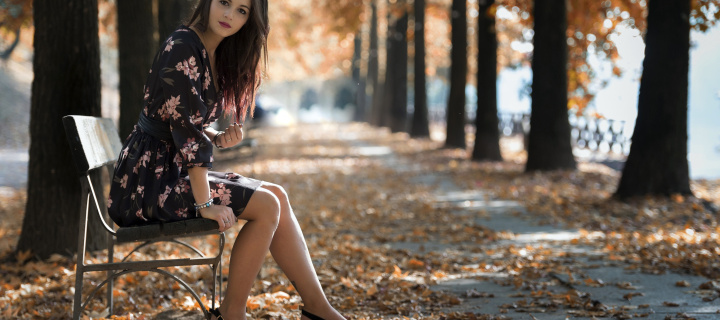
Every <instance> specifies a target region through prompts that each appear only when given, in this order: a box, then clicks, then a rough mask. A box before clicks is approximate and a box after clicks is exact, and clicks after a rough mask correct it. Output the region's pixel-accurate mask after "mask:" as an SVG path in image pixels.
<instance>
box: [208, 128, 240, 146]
mask: <svg viewBox="0 0 720 320" xmlns="http://www.w3.org/2000/svg"><path fill="white" fill-rule="evenodd" d="M242 128H243V125H242V123H241V124H237V123H233V124H231V125H230V126H229V127H227V129H225V131H217V130H215V129H213V128H211V127H207V128H205V129H204V130H203V131H205V134H206V135H207V136H208V138H210V141H212V142H213V144H215V146H216V147H218V148H228V147H232V146H234V145H236V144H238V143H240V141H242V139H243V131H242Z"/></svg>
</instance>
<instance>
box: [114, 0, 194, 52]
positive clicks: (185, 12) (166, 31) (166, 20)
mask: <svg viewBox="0 0 720 320" xmlns="http://www.w3.org/2000/svg"><path fill="white" fill-rule="evenodd" d="M122 1H124V0H122ZM122 1H120V2H122ZM146 1H147V0H146ZM147 2H152V1H147ZM157 2H158V10H157V22H158V35H159V37H158V40H159V45H162V44H163V42H165V40H166V39H167V38H168V37H169V36H170V34H171V33H173V31H175V29H177V27H178V26H180V24H182V23H184V22H185V21H184V20H185V19H187V18H189V15H190V11H191V9H192V5H193V2H195V1H192V0H157ZM151 12H152V11H151Z"/></svg>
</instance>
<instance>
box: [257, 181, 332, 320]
mask: <svg viewBox="0 0 720 320" xmlns="http://www.w3.org/2000/svg"><path fill="white" fill-rule="evenodd" d="M262 188H264V189H266V190H269V191H270V192H272V193H273V194H274V195H275V196H276V197H277V198H278V200H279V202H280V222H279V224H278V227H277V230H276V231H275V235H274V237H273V239H272V243H271V244H270V253H272V256H273V258H274V259H275V262H277V264H278V266H280V269H282V270H283V272H284V273H285V275H286V276H287V277H288V278H289V279H290V282H292V283H293V285H294V286H295V289H297V291H298V293H299V294H300V296H301V297H302V299H303V304H304V305H305V307H304V309H305V310H307V311H308V312H311V313H313V314H315V315H318V316H320V317H322V318H324V319H326V320H331V319H344V318H343V317H342V315H340V313H338V312H337V311H336V310H335V309H334V308H333V307H332V306H330V303H329V302H328V301H327V298H326V297H325V293H324V292H323V290H322V287H321V286H320V281H319V280H318V277H317V274H316V273H315V268H314V267H313V265H312V261H311V259H310V253H309V251H308V248H307V244H306V243H305V237H303V234H302V230H301V229H300V225H299V224H298V222H297V219H296V218H295V214H294V213H293V211H292V207H291V206H290V201H289V200H288V196H287V194H286V193H285V190H284V189H283V188H282V187H280V186H278V185H274V184H269V183H266V184H263V186H262Z"/></svg>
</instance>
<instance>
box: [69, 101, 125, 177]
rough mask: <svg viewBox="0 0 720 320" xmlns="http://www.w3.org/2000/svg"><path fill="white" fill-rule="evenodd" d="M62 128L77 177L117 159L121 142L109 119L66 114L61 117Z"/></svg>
mask: <svg viewBox="0 0 720 320" xmlns="http://www.w3.org/2000/svg"><path fill="white" fill-rule="evenodd" d="M63 125H64V126H65V134H66V135H67V138H68V142H70V149H71V150H72V155H73V159H74V160H75V166H76V167H77V170H78V173H79V174H80V175H87V173H88V171H90V170H92V169H96V168H99V167H103V166H105V165H109V164H112V163H114V162H115V161H116V160H117V157H118V155H119V154H120V149H121V148H122V143H121V142H120V137H119V135H118V132H117V129H115V124H113V122H112V120H110V119H107V118H98V117H90V116H75V115H70V116H64V117H63Z"/></svg>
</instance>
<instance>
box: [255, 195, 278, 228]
mask: <svg viewBox="0 0 720 320" xmlns="http://www.w3.org/2000/svg"><path fill="white" fill-rule="evenodd" d="M253 197H257V199H258V200H259V202H260V204H261V206H262V210H261V211H262V212H259V217H258V218H257V219H255V220H257V221H262V222H264V223H267V224H269V225H272V226H274V227H275V228H277V226H278V224H279V223H280V200H278V197H277V196H275V194H274V193H272V192H270V191H269V190H266V189H263V188H259V189H257V190H256V191H255V193H254V194H253Z"/></svg>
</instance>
